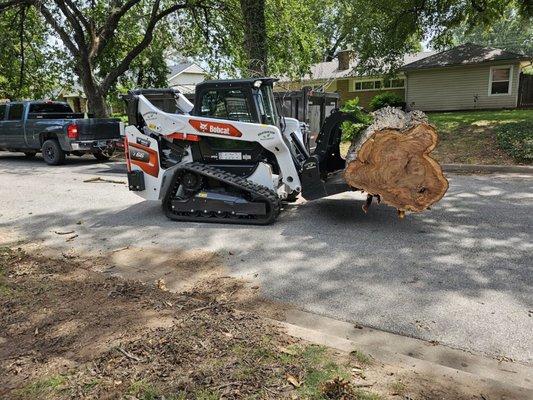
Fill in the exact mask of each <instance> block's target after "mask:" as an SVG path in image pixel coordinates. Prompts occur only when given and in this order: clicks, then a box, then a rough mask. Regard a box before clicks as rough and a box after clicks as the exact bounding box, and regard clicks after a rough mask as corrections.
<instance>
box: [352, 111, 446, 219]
mask: <svg viewBox="0 0 533 400" xmlns="http://www.w3.org/2000/svg"><path fill="white" fill-rule="evenodd" d="M373 116H374V123H373V124H372V125H370V126H369V127H368V128H367V129H366V130H365V131H364V132H363V133H362V134H361V135H360V136H359V137H358V138H357V139H356V140H354V142H353V143H352V146H351V147H350V150H349V151H348V156H347V158H346V169H345V172H344V178H345V179H346V182H347V183H348V184H349V185H350V186H351V187H353V188H357V189H360V190H363V191H365V192H367V193H369V194H370V195H373V196H379V199H380V200H381V201H383V202H384V203H386V204H389V205H391V206H393V207H395V208H397V209H398V211H399V212H400V215H403V213H404V212H405V211H416V212H419V211H424V210H425V209H427V208H429V207H430V206H431V205H432V204H435V203H436V202H437V201H439V200H440V199H441V198H442V197H443V196H444V194H445V193H446V191H447V190H448V181H447V180H446V178H445V177H444V174H443V173H442V169H441V167H440V165H439V164H438V163H437V162H436V161H435V160H434V159H433V158H431V156H430V153H431V151H432V150H433V149H434V148H435V146H436V145H437V141H438V136H437V131H436V130H435V128H434V127H433V126H431V125H430V124H429V123H428V122H427V117H426V116H425V114H424V113H422V112H420V111H413V112H410V113H404V112H402V111H401V110H399V109H395V108H391V107H386V108H383V109H381V110H378V111H376V112H375V113H374V114H373Z"/></svg>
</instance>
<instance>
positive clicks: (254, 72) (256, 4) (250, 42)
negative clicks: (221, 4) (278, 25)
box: [240, 0, 268, 77]
mask: <svg viewBox="0 0 533 400" xmlns="http://www.w3.org/2000/svg"><path fill="white" fill-rule="evenodd" d="M240 3H241V12H242V16H243V19H244V48H245V51H246V55H247V57H248V73H249V75H250V76H252V77H259V76H266V75H267V73H268V62H267V55H268V45H267V31H266V21H265V0H240Z"/></svg>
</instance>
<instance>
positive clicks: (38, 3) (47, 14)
mask: <svg viewBox="0 0 533 400" xmlns="http://www.w3.org/2000/svg"><path fill="white" fill-rule="evenodd" d="M33 3H34V4H35V6H36V7H37V9H38V10H39V11H40V13H41V14H42V16H43V17H44V19H45V20H46V22H48V23H49V24H50V26H51V27H52V29H53V30H54V31H56V32H57V34H58V35H59V37H60V38H61V40H62V41H63V43H64V44H65V46H66V47H67V49H68V50H69V51H70V53H71V54H72V55H73V56H74V57H79V56H80V55H81V53H80V50H79V49H78V48H77V47H76V45H75V44H74V42H73V41H72V40H71V39H70V35H69V34H68V33H67V31H65V30H64V29H63V27H62V26H61V25H60V24H59V22H57V21H56V19H55V18H54V16H53V15H52V13H51V12H50V10H49V9H48V8H46V6H45V5H44V4H42V2H41V1H35V2H33Z"/></svg>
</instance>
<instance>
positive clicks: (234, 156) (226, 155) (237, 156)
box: [218, 151, 242, 160]
mask: <svg viewBox="0 0 533 400" xmlns="http://www.w3.org/2000/svg"><path fill="white" fill-rule="evenodd" d="M218 159H219V160H242V153H239V152H231V151H225V152H223V153H222V152H221V153H218Z"/></svg>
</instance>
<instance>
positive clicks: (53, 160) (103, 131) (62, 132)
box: [0, 101, 121, 165]
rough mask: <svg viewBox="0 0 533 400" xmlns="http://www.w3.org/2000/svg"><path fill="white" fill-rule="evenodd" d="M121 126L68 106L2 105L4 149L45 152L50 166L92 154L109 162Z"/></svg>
mask: <svg viewBox="0 0 533 400" xmlns="http://www.w3.org/2000/svg"><path fill="white" fill-rule="evenodd" d="M120 131H121V123H120V121H119V120H118V119H111V118H83V114H76V113H74V112H72V109H71V108H70V106H69V105H68V104H67V103H61V102H55V101H23V102H9V103H6V104H0V150H4V151H13V152H23V153H24V154H25V155H26V156H27V157H34V156H35V154H36V153H38V152H41V153H42V156H43V159H44V161H45V162H46V163H47V164H49V165H59V164H63V163H64V162H65V156H66V155H69V154H73V155H76V156H82V155H83V154H87V153H91V154H93V155H94V157H95V158H96V159H98V160H107V159H109V157H110V156H111V154H112V153H113V151H114V149H115V145H116V144H117V142H119V140H120Z"/></svg>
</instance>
